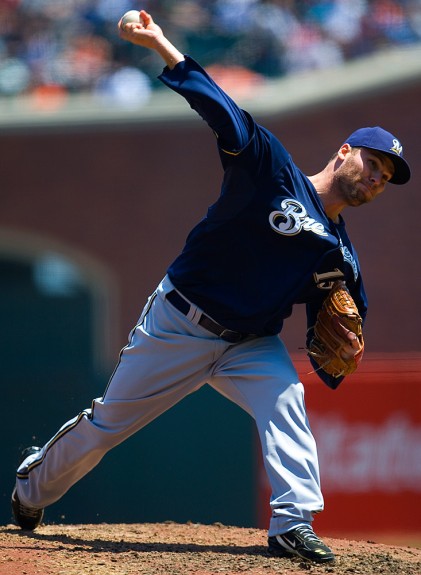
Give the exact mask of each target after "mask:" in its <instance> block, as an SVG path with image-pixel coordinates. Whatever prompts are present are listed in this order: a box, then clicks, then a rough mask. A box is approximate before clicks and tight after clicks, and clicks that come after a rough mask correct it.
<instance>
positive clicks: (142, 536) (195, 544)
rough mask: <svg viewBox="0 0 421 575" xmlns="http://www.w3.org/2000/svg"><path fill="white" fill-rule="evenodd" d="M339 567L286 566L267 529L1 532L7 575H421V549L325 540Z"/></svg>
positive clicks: (1, 566)
mask: <svg viewBox="0 0 421 575" xmlns="http://www.w3.org/2000/svg"><path fill="white" fill-rule="evenodd" d="M324 540H325V541H326V543H327V544H328V545H330V546H331V547H332V548H333V550H334V551H335V553H336V556H337V559H336V562H335V563H334V564H330V565H325V566H320V565H313V564H310V563H308V562H304V561H302V560H300V559H298V558H297V559H293V560H291V559H279V558H274V557H272V556H270V555H269V554H268V553H267V551H266V532H265V531H263V530H261V529H251V528H250V529H248V528H238V527H226V526H223V525H219V524H215V525H210V526H209V525H201V524H194V523H190V524H186V525H180V524H176V523H163V524H124V525H118V524H117V525H114V524H113V525H109V524H101V525H44V526H41V527H39V528H38V529H37V530H36V531H35V532H33V533H31V532H24V531H21V530H20V529H19V528H17V527H15V526H14V525H7V526H3V527H0V575H35V574H40V575H90V574H94V575H134V574H136V575H142V574H147V575H190V574H192V575H193V574H194V575H211V574H212V575H213V574H223V573H226V574H230V575H240V574H244V573H246V574H247V575H275V574H278V575H279V574H282V575H304V574H306V575H308V574H317V573H320V574H325V573H329V574H333V575H335V574H337V575H353V574H355V575H357V574H361V575H372V574H381V575H421V549H419V548H416V547H398V546H390V545H385V544H379V543H374V542H373V541H371V542H370V541H349V540H341V539H329V538H324Z"/></svg>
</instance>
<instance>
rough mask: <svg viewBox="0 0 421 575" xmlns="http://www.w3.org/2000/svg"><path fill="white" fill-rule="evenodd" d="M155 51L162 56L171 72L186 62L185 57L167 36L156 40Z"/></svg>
mask: <svg viewBox="0 0 421 575" xmlns="http://www.w3.org/2000/svg"><path fill="white" fill-rule="evenodd" d="M153 49H154V50H155V52H156V53H157V54H159V55H160V56H161V58H162V59H163V60H164V62H165V64H166V65H167V66H168V68H169V69H170V70H172V69H173V68H175V66H176V65H177V64H178V63H179V62H183V60H184V55H183V54H182V53H181V52H180V51H179V50H177V48H176V47H175V46H174V45H173V44H171V42H170V41H169V40H168V39H167V38H166V37H165V36H161V37H159V38H157V39H156V45H155V46H154V47H153Z"/></svg>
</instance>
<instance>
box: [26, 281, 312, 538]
mask: <svg viewBox="0 0 421 575" xmlns="http://www.w3.org/2000/svg"><path fill="white" fill-rule="evenodd" d="M172 289H174V288H173V286H172V284H171V282H170V281H169V279H168V278H167V277H165V278H164V280H163V281H162V282H161V283H160V285H159V286H158V288H157V290H156V292H154V294H153V295H152V296H151V297H150V298H149V300H148V303H147V305H146V306H145V308H144V310H143V312H142V315H141V317H140V319H139V323H138V325H137V326H136V327H135V328H134V329H133V331H132V332H131V334H130V338H129V343H128V345H127V346H126V347H125V348H124V349H123V350H122V352H121V355H120V359H119V363H118V365H117V367H116V369H115V371H114V373H113V375H112V377H111V379H110V382H109V384H108V387H107V389H106V390H105V393H104V396H103V397H101V398H98V399H95V400H94V401H93V403H92V407H91V408H90V409H86V410H85V411H83V412H82V413H80V414H79V415H78V416H77V417H75V418H74V419H72V420H70V421H68V422H67V423H66V424H65V425H63V427H62V428H61V429H60V430H59V431H58V433H57V434H56V435H55V436H53V437H52V439H51V440H50V441H49V442H48V443H47V444H46V445H45V446H44V447H43V449H42V451H41V452H40V453H39V454H34V455H31V456H29V457H28V458H27V459H26V460H25V461H24V462H23V463H22V465H21V466H20V467H19V469H18V473H17V478H18V479H17V491H18V496H19V498H20V500H21V502H22V503H23V504H24V505H27V506H29V507H36V508H41V507H46V506H48V505H50V504H52V503H54V502H56V501H57V500H58V499H60V497H62V496H63V495H64V494H65V493H66V491H68V489H69V488H70V487H71V486H72V485H74V484H75V483H76V482H77V481H78V480H79V479H80V478H81V477H83V476H84V475H86V474H87V473H88V472H89V471H90V470H91V469H92V468H93V467H94V466H96V465H97V464H98V463H99V461H100V460H101V459H102V457H103V456H104V455H105V454H106V453H107V452H108V451H109V450H110V449H111V448H113V447H114V446H116V445H118V444H119V443H121V442H122V441H124V440H125V439H127V438H128V437H129V436H130V435H132V434H133V433H135V432H136V431H138V430H139V429H141V428H142V427H144V426H145V425H147V424H148V423H149V422H150V421H152V420H153V419H155V418H156V417H158V416H159V415H160V414H161V413H163V412H164V411H166V410H167V409H169V408H170V407H171V406H173V405H175V404H176V403H177V402H178V401H180V400H181V399H183V397H185V396H186V395H188V394H190V393H192V392H194V391H196V390H197V389H199V388H200V387H201V386H202V385H204V384H205V383H208V384H209V385H211V386H212V387H213V388H214V389H216V390H217V391H218V392H220V393H221V394H222V395H224V396H225V397H227V398H228V399H230V400H232V401H233V402H234V403H236V404H237V405H239V406H240V407H242V408H243V409H244V410H245V411H246V412H247V413H249V414H250V415H251V416H252V417H253V418H254V419H255V421H256V425H257V429H258V433H259V437H260V440H261V444H262V452H263V458H264V465H265V469H266V472H267V475H268V479H269V482H270V485H271V489H272V497H271V501H270V505H271V508H272V519H271V521H270V526H269V535H270V536H271V535H276V534H280V533H284V532H286V531H289V530H290V529H293V528H294V527H296V526H298V525H299V524H302V523H310V522H311V521H312V519H313V513H314V512H318V511H321V510H322V508H323V498H322V494H321V490H320V481H319V468H318V459H317V451H316V445H315V441H314V438H313V435H312V433H311V430H310V427H309V423H308V420H307V416H306V412H305V405H304V388H303V385H302V383H301V382H300V381H299V379H298V375H297V373H296V370H295V369H294V367H293V365H292V362H291V360H290V358H289V355H288V353H287V351H286V349H285V347H284V345H283V343H282V342H281V340H280V339H279V338H278V337H277V336H271V337H262V338H256V339H254V340H249V341H245V342H242V343H238V344H230V343H228V342H226V341H224V340H222V339H220V338H218V337H217V336H215V335H213V334H212V333H210V332H208V331H207V330H205V329H204V328H202V327H201V326H200V325H198V323H197V322H198V320H199V318H200V314H201V313H202V312H201V310H199V309H198V308H197V307H195V306H194V305H192V306H191V309H190V313H189V314H188V316H184V315H183V314H182V313H181V312H180V311H178V310H177V309H175V308H174V307H173V306H172V305H171V304H170V303H169V302H168V301H166V294H167V293H168V292H169V291H171V290H172Z"/></svg>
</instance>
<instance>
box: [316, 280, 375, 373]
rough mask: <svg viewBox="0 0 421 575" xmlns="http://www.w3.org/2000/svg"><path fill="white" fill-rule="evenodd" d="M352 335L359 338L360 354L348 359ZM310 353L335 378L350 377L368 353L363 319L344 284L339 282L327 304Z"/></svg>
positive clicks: (317, 326)
mask: <svg viewBox="0 0 421 575" xmlns="http://www.w3.org/2000/svg"><path fill="white" fill-rule="evenodd" d="M349 331H352V332H353V333H354V334H355V335H356V336H357V338H358V340H359V344H360V350H359V351H358V352H357V354H356V355H355V356H354V357H351V358H350V359H344V358H343V357H342V354H343V350H344V347H345V346H346V345H347V340H346V335H347V333H349ZM349 343H350V342H349V341H348V345H349ZM307 351H308V353H309V355H310V356H311V357H312V358H313V359H314V360H315V362H316V363H317V365H318V366H319V367H320V368H321V369H323V371H325V372H326V373H328V374H329V375H332V376H333V377H342V376H345V375H349V374H350V373H353V372H354V371H355V370H356V369H357V367H358V364H359V363H360V361H361V359H362V356H363V353H364V339H363V334H362V318H361V316H360V314H359V312H358V308H357V306H356V305H355V302H354V300H353V299H352V297H351V294H350V293H349V291H348V288H347V287H346V284H345V282H344V281H342V280H340V281H336V282H335V283H334V284H333V287H332V289H331V291H330V292H329V294H328V296H327V298H326V299H325V301H324V302H323V305H322V307H321V308H320V311H319V313H318V315H317V320H316V324H315V326H314V335H313V337H312V339H311V340H310V343H309V346H308V350H307Z"/></svg>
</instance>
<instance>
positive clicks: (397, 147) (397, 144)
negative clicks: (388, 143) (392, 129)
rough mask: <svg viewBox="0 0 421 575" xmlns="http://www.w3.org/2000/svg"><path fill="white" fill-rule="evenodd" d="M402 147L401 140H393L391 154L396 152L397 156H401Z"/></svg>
mask: <svg viewBox="0 0 421 575" xmlns="http://www.w3.org/2000/svg"><path fill="white" fill-rule="evenodd" d="M402 150H403V148H402V146H401V143H400V141H399V140H396V139H394V140H393V146H392V147H391V148H390V151H391V152H395V154H397V155H398V156H400V155H401V154H402Z"/></svg>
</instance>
